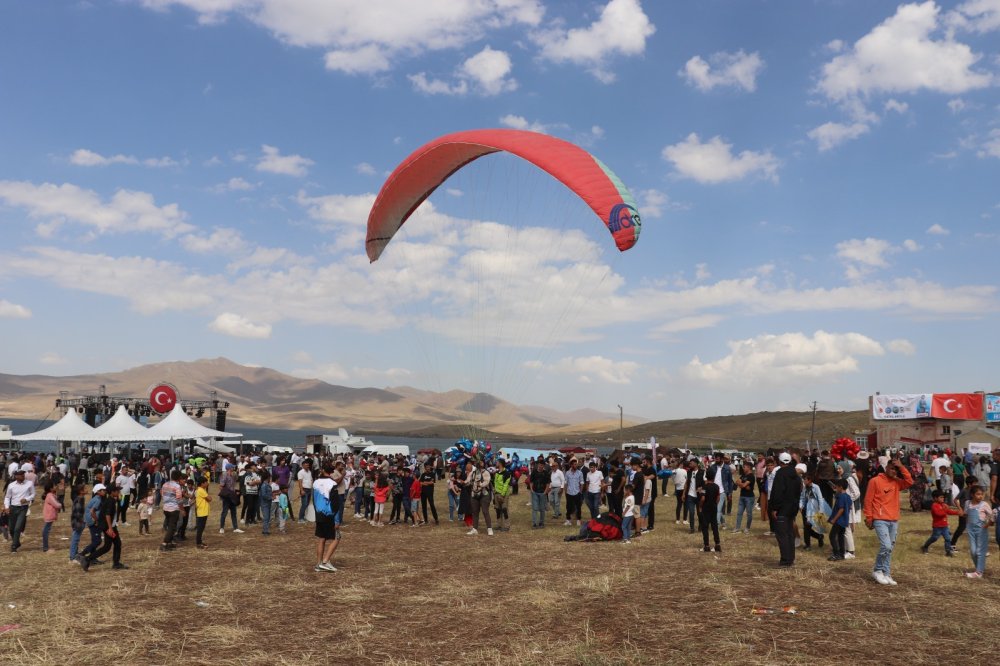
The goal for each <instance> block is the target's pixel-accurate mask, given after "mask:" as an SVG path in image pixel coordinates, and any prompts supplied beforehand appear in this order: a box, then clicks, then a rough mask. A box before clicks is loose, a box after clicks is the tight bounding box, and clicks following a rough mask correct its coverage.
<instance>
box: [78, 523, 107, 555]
mask: <svg viewBox="0 0 1000 666" xmlns="http://www.w3.org/2000/svg"><path fill="white" fill-rule="evenodd" d="M87 529H88V530H90V545H89V546H87V547H86V548H84V549H83V552H82V553H80V554H81V555H83V556H84V557H86V556H87V555H90V554H91V553H93V552H94V551H95V550H97V548H98V546H100V545H101V535H102V534H103V533H102V532H101V528H100V527H98V526H97V525H87Z"/></svg>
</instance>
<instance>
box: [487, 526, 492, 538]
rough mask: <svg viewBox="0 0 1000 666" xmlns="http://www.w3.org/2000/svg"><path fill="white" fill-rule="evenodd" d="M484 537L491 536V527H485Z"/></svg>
mask: <svg viewBox="0 0 1000 666" xmlns="http://www.w3.org/2000/svg"><path fill="white" fill-rule="evenodd" d="M486 536H493V528H492V527H487V528H486Z"/></svg>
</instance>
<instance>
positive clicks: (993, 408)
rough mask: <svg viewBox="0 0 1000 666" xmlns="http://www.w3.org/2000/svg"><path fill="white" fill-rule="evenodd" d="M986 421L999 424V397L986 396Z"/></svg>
mask: <svg viewBox="0 0 1000 666" xmlns="http://www.w3.org/2000/svg"><path fill="white" fill-rule="evenodd" d="M986 421H987V422H988V423H1000V395H987V396H986Z"/></svg>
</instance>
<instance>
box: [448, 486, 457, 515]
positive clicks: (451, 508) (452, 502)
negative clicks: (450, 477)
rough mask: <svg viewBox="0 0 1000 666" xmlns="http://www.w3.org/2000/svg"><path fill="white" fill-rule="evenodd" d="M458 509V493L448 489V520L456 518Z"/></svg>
mask: <svg viewBox="0 0 1000 666" xmlns="http://www.w3.org/2000/svg"><path fill="white" fill-rule="evenodd" d="M456 509H458V495H456V494H455V493H453V492H451V491H450V490H449V491H448V520H452V521H453V520H455V510H456Z"/></svg>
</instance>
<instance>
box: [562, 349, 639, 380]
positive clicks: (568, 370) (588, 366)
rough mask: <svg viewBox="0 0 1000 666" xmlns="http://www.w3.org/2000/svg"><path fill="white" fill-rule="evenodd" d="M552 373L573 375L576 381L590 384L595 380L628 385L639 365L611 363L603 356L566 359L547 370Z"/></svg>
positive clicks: (622, 362) (623, 362)
mask: <svg viewBox="0 0 1000 666" xmlns="http://www.w3.org/2000/svg"><path fill="white" fill-rule="evenodd" d="M548 369H549V370H551V371H553V372H557V373H559V374H566V375H575V376H576V378H577V380H578V381H581V382H583V383H587V384H589V383H591V382H593V381H594V380H595V379H596V380H599V381H602V382H606V383H608V384H630V383H632V378H633V376H634V375H635V373H636V372H637V371H638V370H639V364H638V363H635V362H633V361H613V360H611V359H609V358H605V357H603V356H585V357H576V358H573V357H566V358H563V359H560V360H558V361H556V362H555V363H553V364H552V365H551V366H549V368H548Z"/></svg>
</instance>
